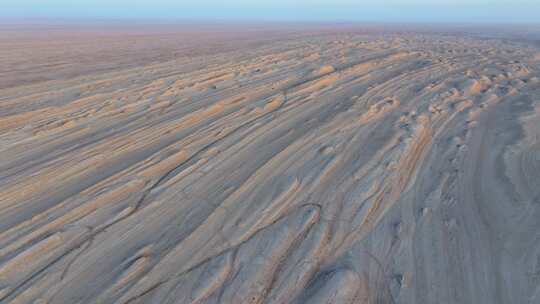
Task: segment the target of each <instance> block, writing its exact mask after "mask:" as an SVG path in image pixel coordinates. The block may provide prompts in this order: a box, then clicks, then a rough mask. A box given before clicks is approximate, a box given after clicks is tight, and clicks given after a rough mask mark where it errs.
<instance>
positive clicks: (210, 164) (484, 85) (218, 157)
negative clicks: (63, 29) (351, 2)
mask: <svg viewBox="0 0 540 304" xmlns="http://www.w3.org/2000/svg"><path fill="white" fill-rule="evenodd" d="M184 34H185V33H184ZM86 35H89V38H88V39H92V37H91V34H86ZM148 35H149V36H148V37H146V38H145V39H148V40H151V39H152V37H151V34H148ZM179 35H182V34H179ZM300 36H301V35H300ZM244 39H245V37H244ZM252 39H255V38H252ZM145 41H146V40H145ZM27 44H28V43H24V44H22V45H23V46H24V45H27ZM59 47H61V44H60V46H59ZM115 47H116V48H118V51H120V50H122V48H124V47H125V48H127V47H128V46H123V45H121V44H119V45H116V46H115ZM10 52H14V50H10ZM97 54H98V55H99V52H97ZM98 55H96V56H98ZM143 57H144V56H142V55H141V56H140V57H137V58H143ZM111 58H116V57H114V56H113V57H111ZM167 58H168V57H167ZM71 59H72V58H71ZM71 59H70V60H68V61H69V62H72V60H71ZM100 60H104V59H103V58H101V59H100ZM107 60H109V59H107ZM110 60H111V61H110V66H107V67H102V68H103V69H102V70H104V71H105V72H100V73H97V72H96V73H93V74H88V75H80V76H77V77H73V78H69V79H66V78H62V77H60V78H58V79H56V80H43V81H38V80H35V79H34V80H33V81H32V83H22V84H21V85H14V84H11V85H10V86H9V87H6V88H3V89H1V90H0V96H1V97H0V98H1V99H0V302H1V303H192V304H195V303H198V304H202V303H276V304H278V303H500V304H503V303H538V302H540V245H539V244H540V243H539V242H538V238H539V231H540V220H538V219H539V218H540V150H539V148H540V143H539V138H540V128H539V125H540V124H539V122H540V116H539V115H540V103H539V102H540V78H539V77H540V76H539V73H538V72H539V69H540V52H539V51H538V50H536V49H534V48H533V47H529V46H527V45H523V44H518V43H517V42H516V43H514V42H502V41H498V40H496V39H491V40H486V39H476V38H472V37H467V36H465V35H457V34H444V35H443V34H437V33H432V34H429V33H424V34H415V33H406V34H403V33H402V34H393V33H391V32H384V33H382V32H381V33H371V34H366V33H360V32H358V33H355V32H348V33H337V32H336V33H332V34H329V33H325V34H316V33H309V35H308V34H306V35H305V36H303V37H302V38H298V37H296V39H294V40H292V39H288V38H282V39H278V38H272V41H271V43H268V41H266V42H264V43H262V42H261V43H258V44H256V46H252V47H251V49H237V50H235V51H234V52H225V53H219V52H211V53H208V52H204V53H202V54H201V55H197V56H191V57H188V56H179V57H175V58H169V59H167V60H166V61H165V62H154V61H152V62H148V63H144V64H143V63H142V62H141V63H140V64H139V65H138V66H134V67H133V66H127V67H126V65H125V62H124V61H122V62H121V63H117V62H114V60H113V59H110ZM105 62H106V61H105ZM70 64H72V63H70ZM100 64H104V63H103V62H102V61H100ZM115 64H118V66H119V67H118V68H115ZM30 68H31V67H26V68H25V71H27V70H29V69H30ZM42 68H43V67H42V66H40V73H44V72H43V70H42ZM69 69H70V71H71V69H73V66H71V65H70V66H69ZM82 70H83V71H90V70H92V69H87V68H83V69H82ZM25 73H26V72H25ZM70 73H71V72H70ZM47 79H48V78H47Z"/></svg>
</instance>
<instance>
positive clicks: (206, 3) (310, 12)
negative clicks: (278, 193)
mask: <svg viewBox="0 0 540 304" xmlns="http://www.w3.org/2000/svg"><path fill="white" fill-rule="evenodd" d="M0 8H1V9H0V17H4V18H77V19H79V18H89V19H91V18H114V19H122V18H143V19H146V18H147V19H186V20H197V19H204V20H209V19H210V20H212V19H216V20H229V19H230V20H250V21H253V20H255V21H256V20H264V21H359V22H362V21H367V22H441V23H453V22H466V23H469V22H473V23H540V0H0Z"/></svg>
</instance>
